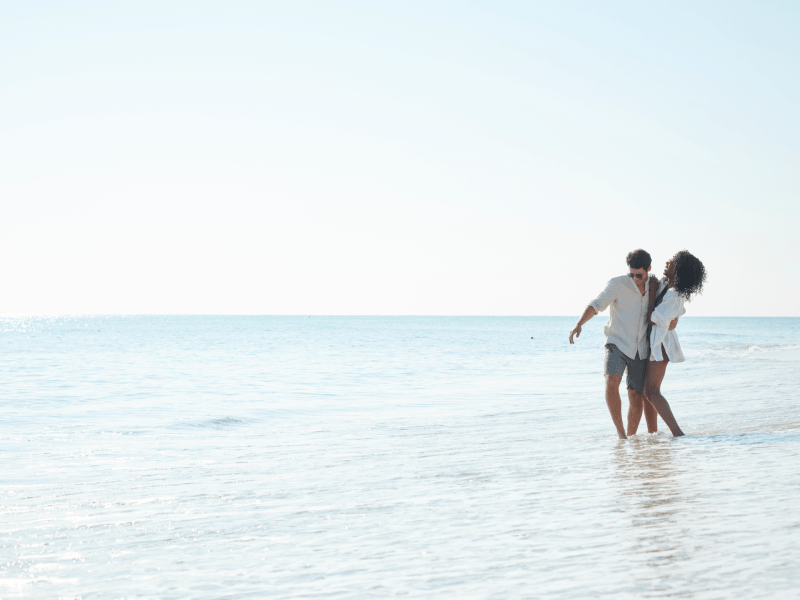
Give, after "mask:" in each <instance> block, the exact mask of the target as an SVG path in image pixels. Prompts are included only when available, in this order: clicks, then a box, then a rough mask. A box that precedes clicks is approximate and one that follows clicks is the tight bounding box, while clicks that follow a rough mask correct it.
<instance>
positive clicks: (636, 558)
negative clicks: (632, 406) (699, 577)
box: [611, 435, 691, 597]
mask: <svg viewBox="0 0 800 600" xmlns="http://www.w3.org/2000/svg"><path fill="white" fill-rule="evenodd" d="M674 445H675V444H674V442H673V441H672V439H671V438H668V437H662V436H661V435H656V436H649V435H646V436H641V437H633V438H631V439H630V440H629V441H628V442H627V443H620V444H618V445H617V446H616V447H615V449H614V450H613V451H612V455H611V458H612V464H613V465H614V482H615V484H616V488H617V489H618V492H617V493H618V496H619V502H620V505H621V507H622V508H623V510H624V511H625V512H626V514H627V515H629V516H630V524H631V527H630V528H629V529H628V531H627V532H626V534H627V538H628V540H629V542H628V543H629V548H628V554H629V564H630V566H631V576H632V578H633V580H634V581H635V584H636V586H637V587H639V588H640V589H641V591H642V593H645V592H646V591H648V590H649V591H656V590H659V589H660V590H662V591H663V590H665V589H666V588H667V586H668V585H669V580H670V578H671V576H672V575H673V574H674V572H675V570H676V569H680V564H681V563H683V562H685V561H688V560H689V559H690V557H691V549H690V547H689V546H688V545H687V542H688V541H689V540H688V538H687V535H686V532H687V522H686V521H687V518H688V517H689V514H688V507H689V506H688V505H689V503H690V501H689V500H688V498H687V489H686V482H687V479H688V478H687V477H686V476H685V474H684V473H683V471H682V469H681V466H680V465H676V464H675V450H674ZM684 597H687V596H685V595H684ZM688 597H690V596H688Z"/></svg>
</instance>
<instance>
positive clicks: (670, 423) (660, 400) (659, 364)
mask: <svg viewBox="0 0 800 600" xmlns="http://www.w3.org/2000/svg"><path fill="white" fill-rule="evenodd" d="M664 354H665V355H666V353H664ZM668 364H669V359H665V360H659V361H655V360H651V361H650V363H649V364H648V365H647V375H646V377H645V380H644V395H645V396H647V399H648V400H649V401H650V404H652V405H653V407H654V408H655V409H656V410H657V411H658V414H659V415H660V416H661V418H662V419H664V423H666V424H667V427H669V430H670V431H671V432H672V436H673V437H680V436H682V435H684V433H683V431H681V428H680V426H679V425H678V422H677V421H676V420H675V417H674V416H673V414H672V409H671V408H670V407H669V402H667V399H666V398H664V396H662V395H661V382H662V381H664V375H665V374H666V372H667V365H668Z"/></svg>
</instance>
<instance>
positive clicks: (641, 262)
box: [625, 248, 651, 269]
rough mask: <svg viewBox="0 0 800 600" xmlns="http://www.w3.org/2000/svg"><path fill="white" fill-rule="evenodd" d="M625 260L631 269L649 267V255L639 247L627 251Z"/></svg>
mask: <svg viewBox="0 0 800 600" xmlns="http://www.w3.org/2000/svg"><path fill="white" fill-rule="evenodd" d="M625 262H626V263H628V266H629V267H630V268H631V269H649V268H650V262H651V260H650V255H649V254H648V253H647V251H646V250H642V249H641V248H639V249H638V250H634V251H633V252H628V256H627V258H625Z"/></svg>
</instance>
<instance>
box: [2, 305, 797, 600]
mask: <svg viewBox="0 0 800 600" xmlns="http://www.w3.org/2000/svg"><path fill="white" fill-rule="evenodd" d="M690 311H691V308H690ZM576 320H577V315H575V316H572V317H320V316H312V317H308V316H303V317H299V316H298V317H278V316H274V317H269V316H267V317H257V316H252V317H235V316H88V317H19V318H11V317H6V318H3V319H0V389H2V396H1V399H0V409H1V410H2V412H1V413H0V414H1V415H2V417H0V424H1V426H0V598H19V597H21V598H81V599H84V600H85V599H89V598H117V599H118V598H126V599H128V598H164V599H171V598H266V597H268V598H279V599H282V598H300V597H303V598H370V597H389V596H404V597H447V598H570V599H571V598H576V599H577V598H590V597H591V598H609V599H610V598H614V599H620V598H622V599H625V598H630V599H634V598H637V599H638V598H661V597H670V598H674V597H680V598H697V599H712V598H730V597H734V596H736V597H746V598H797V597H800V567H799V566H798V565H800V503H799V504H795V502H796V498H797V496H798V493H800V401H799V400H800V395H799V394H798V385H799V384H800V319H798V318H701V317H691V316H686V317H683V318H681V320H680V324H679V326H678V334H679V337H680V339H681V344H682V347H683V350H684V354H685V355H686V362H684V363H681V364H675V365H670V366H669V368H668V369H667V374H666V378H665V380H664V384H663V386H662V391H663V393H664V395H665V397H666V398H667V399H668V401H669V402H670V404H671V406H672V409H673V412H674V413H675V416H676V418H677V419H678V422H679V424H680V425H681V427H682V428H683V430H684V431H685V432H686V433H687V436H686V437H684V438H679V439H673V438H672V436H671V435H670V433H669V431H668V429H667V428H666V426H665V425H664V424H663V422H661V421H659V430H660V431H659V433H657V434H654V435H649V434H647V433H646V429H645V425H644V420H642V424H641V425H640V429H639V433H638V434H637V435H636V436H633V437H632V438H630V439H629V440H627V441H620V440H617V436H616V433H615V430H614V427H613V425H612V423H611V419H610V417H609V415H608V411H607V409H606V406H605V401H604V397H603V377H602V363H603V336H602V326H603V323H604V322H605V320H606V319H605V318H604V317H603V315H600V316H598V317H596V318H595V319H593V320H592V321H590V322H589V323H588V324H587V325H586V326H584V330H583V334H582V335H581V337H580V339H579V340H578V342H577V344H576V345H575V346H570V345H569V343H568V340H567V337H568V332H569V330H570V328H571V327H572V326H573V325H574V323H575V321H576ZM623 388H624V383H623ZM622 392H623V412H624V411H625V410H626V409H627V399H626V398H625V394H624V389H623V390H622Z"/></svg>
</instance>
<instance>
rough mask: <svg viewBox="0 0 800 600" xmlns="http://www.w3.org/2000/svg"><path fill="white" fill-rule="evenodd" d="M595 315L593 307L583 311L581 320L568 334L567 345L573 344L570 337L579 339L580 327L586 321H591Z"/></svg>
mask: <svg viewBox="0 0 800 600" xmlns="http://www.w3.org/2000/svg"><path fill="white" fill-rule="evenodd" d="M596 314H597V311H596V310H595V308H594V306H591V305H590V306H587V307H586V310H585V311H583V314H582V315H581V318H580V320H579V321H578V324H577V325H575V328H574V329H573V330H572V331H570V332H569V343H570V344H574V343H575V342H574V341H573V340H572V336H576V337H581V327H582V326H583V324H584V323H586V321H588V320H589V319H591V318H592V317H593V316H595V315H596Z"/></svg>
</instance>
